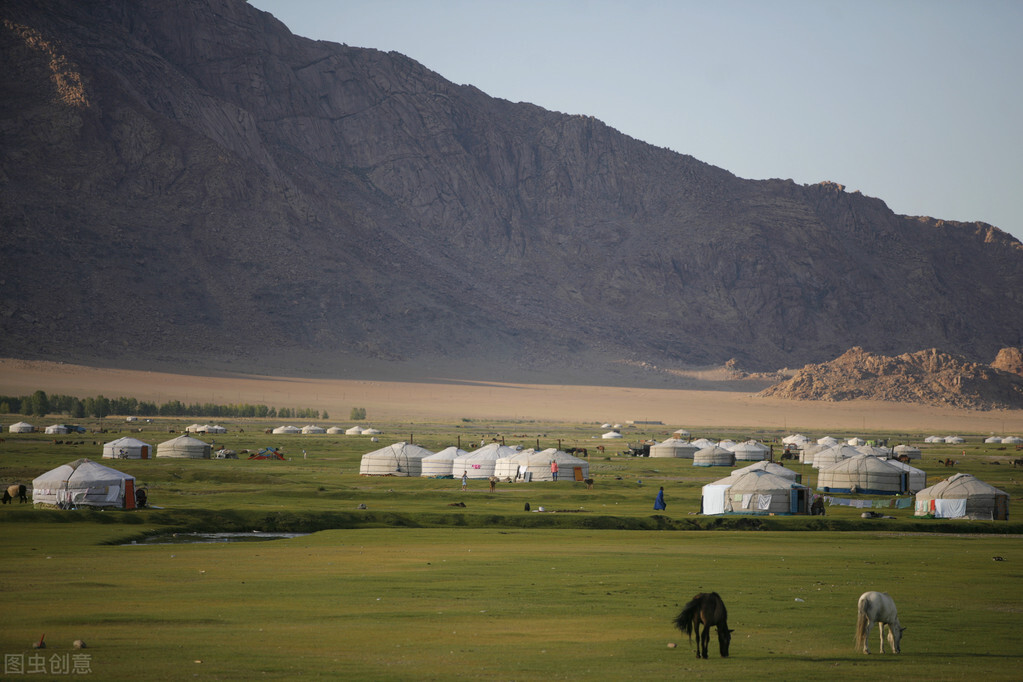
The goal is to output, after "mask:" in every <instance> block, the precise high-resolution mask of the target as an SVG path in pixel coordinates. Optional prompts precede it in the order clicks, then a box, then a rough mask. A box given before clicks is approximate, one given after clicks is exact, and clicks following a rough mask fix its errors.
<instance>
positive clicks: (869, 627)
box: [863, 616, 874, 654]
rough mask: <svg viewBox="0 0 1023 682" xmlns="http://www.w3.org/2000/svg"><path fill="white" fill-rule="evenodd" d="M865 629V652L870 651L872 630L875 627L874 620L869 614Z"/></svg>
mask: <svg viewBox="0 0 1023 682" xmlns="http://www.w3.org/2000/svg"><path fill="white" fill-rule="evenodd" d="M864 628H865V629H864V631H863V653H865V654H869V653H870V631H871V630H872V629H873V628H874V621H873V620H871V618H870V616H867V624H866V625H864Z"/></svg>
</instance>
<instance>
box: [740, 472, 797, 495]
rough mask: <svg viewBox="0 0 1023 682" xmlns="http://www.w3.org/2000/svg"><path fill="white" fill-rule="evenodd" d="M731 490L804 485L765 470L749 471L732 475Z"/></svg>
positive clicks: (762, 490)
mask: <svg viewBox="0 0 1023 682" xmlns="http://www.w3.org/2000/svg"><path fill="white" fill-rule="evenodd" d="M732 479H733V482H732V492H733V493H741V492H766V491H769V490H789V489H791V488H794V487H799V488H805V487H806V486H804V485H802V484H800V483H796V482H795V481H794V480H792V479H791V478H786V477H785V476H778V475H777V474H772V473H768V472H766V471H749V472H746V473H744V474H739V475H738V476H733V477H732Z"/></svg>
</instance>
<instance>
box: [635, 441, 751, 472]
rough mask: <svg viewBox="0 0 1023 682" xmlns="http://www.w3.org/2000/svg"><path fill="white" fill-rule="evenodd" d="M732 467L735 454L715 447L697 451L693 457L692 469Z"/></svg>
mask: <svg viewBox="0 0 1023 682" xmlns="http://www.w3.org/2000/svg"><path fill="white" fill-rule="evenodd" d="M651 449H652V448H651ZM651 456H652V455H651ZM734 465H735V453H734V452H732V451H731V450H726V449H724V448H722V447H719V446H717V445H715V446H713V447H709V448H703V449H702V450H697V451H696V454H694V455H693V466H694V467H730V466H734Z"/></svg>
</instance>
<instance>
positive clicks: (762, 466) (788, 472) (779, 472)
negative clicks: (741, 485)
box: [731, 461, 802, 483]
mask: <svg viewBox="0 0 1023 682" xmlns="http://www.w3.org/2000/svg"><path fill="white" fill-rule="evenodd" d="M748 471H766V472H767V473H769V474H774V475H775V476H781V477H783V478H791V479H792V480H793V481H795V482H796V483H802V481H801V480H800V479H802V475H801V474H799V473H797V472H795V471H793V470H792V469H789V468H788V467H785V466H782V465H781V464H776V463H775V462H766V461H760V462H754V463H753V464H750V465H749V466H744V467H742V468H741V469H736V470H735V471H733V472H732V474H731V475H732V476H738V475H739V474H745V473H746V472H748Z"/></svg>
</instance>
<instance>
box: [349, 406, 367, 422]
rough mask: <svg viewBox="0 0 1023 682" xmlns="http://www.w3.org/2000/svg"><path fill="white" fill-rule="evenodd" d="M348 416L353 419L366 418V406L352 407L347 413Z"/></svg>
mask: <svg viewBox="0 0 1023 682" xmlns="http://www.w3.org/2000/svg"><path fill="white" fill-rule="evenodd" d="M348 418H349V419H352V420H355V421H358V420H360V419H365V418H366V408H365V407H353V408H352V412H351V414H349V415H348Z"/></svg>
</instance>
